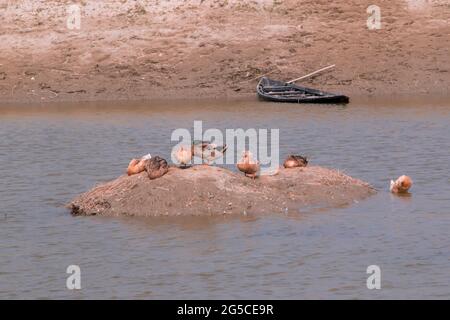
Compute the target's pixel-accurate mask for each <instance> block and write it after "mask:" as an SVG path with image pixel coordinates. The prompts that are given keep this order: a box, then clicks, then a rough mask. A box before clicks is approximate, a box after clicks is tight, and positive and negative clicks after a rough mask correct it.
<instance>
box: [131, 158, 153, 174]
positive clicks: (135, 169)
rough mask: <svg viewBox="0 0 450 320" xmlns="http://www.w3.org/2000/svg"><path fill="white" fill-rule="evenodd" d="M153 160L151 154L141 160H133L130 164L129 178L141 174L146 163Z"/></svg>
mask: <svg viewBox="0 0 450 320" xmlns="http://www.w3.org/2000/svg"><path fill="white" fill-rule="evenodd" d="M151 158H152V156H151V154H150V153H149V154H147V155H145V156H143V157H142V158H140V159H132V160H131V161H130V163H129V164H128V168H127V174H128V175H129V176H131V175H133V174H138V173H141V172H142V171H144V170H145V163H146V161H147V160H149V159H151Z"/></svg>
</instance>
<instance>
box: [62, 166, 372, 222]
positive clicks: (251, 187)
mask: <svg viewBox="0 0 450 320" xmlns="http://www.w3.org/2000/svg"><path fill="white" fill-rule="evenodd" d="M374 193H375V191H374V189H373V188H371V187H370V186H369V185H368V184H366V183H364V182H363V181H360V180H357V179H354V178H351V177H349V176H347V175H344V174H342V173H340V172H338V171H334V170H330V169H326V168H321V167H316V166H311V167H306V168H295V169H280V172H279V173H278V174H277V175H274V176H261V177H260V178H258V179H255V180H253V179H250V178H247V177H245V176H244V175H243V174H239V173H235V172H232V171H230V170H228V169H224V168H219V167H210V166H203V165H200V166H195V167H192V168H188V169H179V168H176V167H171V168H170V170H169V172H168V173H167V174H166V175H164V176H163V177H161V178H158V179H155V180H150V179H149V178H148V177H147V174H146V173H145V172H143V173H140V174H137V175H133V176H130V177H128V176H126V175H124V176H121V177H119V178H117V179H116V180H113V181H111V182H107V183H105V184H102V185H99V186H97V187H95V188H93V189H92V190H90V191H88V192H86V193H84V194H82V195H80V196H78V197H77V198H75V199H74V200H72V202H70V203H69V204H68V207H69V208H70V210H71V212H72V214H73V215H104V216H122V215H126V216H177V215H178V216H179V215H183V216H192V215H211V216H212V215H224V214H265V213H266V214H269V213H284V214H286V213H298V212H299V211H300V212H302V211H308V209H310V208H311V207H314V208H315V209H317V208H329V207H339V206H345V205H349V204H352V203H354V202H355V201H358V200H361V199H364V198H366V197H368V196H370V195H371V194H374Z"/></svg>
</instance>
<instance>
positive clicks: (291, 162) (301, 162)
mask: <svg viewBox="0 0 450 320" xmlns="http://www.w3.org/2000/svg"><path fill="white" fill-rule="evenodd" d="M283 165H284V167H285V168H296V167H306V166H307V165H308V159H307V158H306V157H302V156H299V155H293V154H291V155H290V156H288V157H287V159H286V160H285V161H284V164H283Z"/></svg>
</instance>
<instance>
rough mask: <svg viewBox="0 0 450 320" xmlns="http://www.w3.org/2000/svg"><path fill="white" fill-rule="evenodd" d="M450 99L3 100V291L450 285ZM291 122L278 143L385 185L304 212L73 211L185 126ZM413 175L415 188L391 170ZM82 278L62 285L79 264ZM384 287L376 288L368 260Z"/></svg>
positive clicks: (139, 293) (232, 293)
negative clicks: (144, 214) (403, 193)
mask: <svg viewBox="0 0 450 320" xmlns="http://www.w3.org/2000/svg"><path fill="white" fill-rule="evenodd" d="M449 113H450V108H449V104H448V102H447V103H436V104H430V103H417V102H415V103H412V102H407V103H397V104H395V105H393V104H392V103H383V102H380V103H368V102H364V101H359V102H354V103H352V104H350V105H348V106H346V107H345V106H306V105H305V106H302V105H300V106H298V105H280V104H271V103H259V102H256V101H232V102H226V103H221V102H218V101H215V102H214V101H213V102H207V103H205V102H198V103H190V104H186V103H182V102H177V103H175V102H174V103H168V104H167V103H166V104H162V103H158V102H146V103H134V104H132V105H130V104H129V105H127V106H125V107H124V106H123V105H120V104H119V105H111V104H84V105H81V106H80V105H77V104H71V105H53V106H50V107H49V106H46V107H43V106H4V107H0V134H1V137H2V139H1V140H0V164H1V165H0V175H1V176H2V184H0V230H1V232H0V243H1V246H0V261H1V263H0V298H19V297H20V298H139V299H153V298H441V299H442V298H447V299H448V298H450V286H449V279H450V260H449V252H448V248H449V247H450V235H449V234H450V233H449V232H448V230H449V229H450V183H449V182H450V180H449V178H448V177H449V175H448V173H449V171H450V164H449V161H448V156H449V154H448V150H450V138H449V137H450V129H449V125H448V124H449V119H450V117H449V115H450V114H449ZM194 120H203V125H204V128H212V127H214V128H219V129H225V128H239V127H241V128H244V129H245V128H250V127H253V128H257V129H258V128H279V129H280V147H281V156H282V157H284V156H285V155H286V154H287V153H291V152H300V153H304V154H308V155H309V156H310V157H311V160H312V163H314V164H318V165H324V166H330V167H334V168H339V169H341V170H344V171H345V172H347V173H348V174H351V175H353V176H356V177H359V178H362V179H364V180H366V181H369V182H370V183H371V184H373V185H374V186H375V187H376V188H378V189H379V190H380V192H379V193H378V194H377V195H375V196H374V197H371V198H369V199H368V200H366V201H363V202H360V203H358V204H355V205H353V206H351V207H349V208H339V209H332V210H328V211H324V212H314V210H312V212H309V213H304V214H301V215H299V216H297V217H295V216H290V217H286V216H265V217H261V218H255V217H234V218H230V217H220V218H192V219H191V218H179V217H178V218H177V219H174V218H157V219H136V218H120V219H112V218H101V217H89V218H85V217H77V218H74V217H71V216H70V215H69V213H68V212H67V210H65V209H64V207H63V205H64V204H65V203H66V202H67V201H69V200H70V199H71V198H73V197H74V196H75V195H77V194H78V193H80V192H84V191H86V190H87V189H89V188H90V187H92V186H93V185H95V184H96V183H99V182H101V181H106V180H109V179H112V178H115V177H116V176H118V175H119V174H121V173H122V172H123V170H124V168H125V167H126V165H127V163H128V161H129V159H130V157H132V156H139V155H142V154H146V153H148V152H150V153H152V154H160V155H162V156H164V157H169V151H170V145H171V144H170V135H171V132H172V130H173V129H175V128H180V127H182V128H188V129H191V128H192V126H193V121H194ZM401 174H408V175H411V176H412V177H413V179H414V182H415V185H414V186H413V189H412V195H411V196H410V197H397V196H392V195H391V194H389V193H388V192H386V190H387V189H388V186H389V180H390V179H391V178H394V177H397V176H399V175H401ZM70 264H77V265H79V266H80V267H81V272H82V288H83V289H82V290H81V291H78V292H72V291H69V290H67V289H65V281H66V277H67V274H66V273H65V270H66V268H67V266H68V265H70ZM371 264H376V265H379V266H380V267H381V271H382V290H378V291H377V290H368V289H367V288H366V278H367V275H366V268H367V266H368V265H371Z"/></svg>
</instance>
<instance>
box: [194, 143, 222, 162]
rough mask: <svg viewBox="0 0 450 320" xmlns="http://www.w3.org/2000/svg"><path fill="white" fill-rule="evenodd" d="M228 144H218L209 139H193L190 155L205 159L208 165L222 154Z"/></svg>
mask: <svg viewBox="0 0 450 320" xmlns="http://www.w3.org/2000/svg"><path fill="white" fill-rule="evenodd" d="M227 148H228V146H227V145H226V144H224V145H223V146H218V145H216V144H215V143H211V142H209V141H199V140H194V141H193V142H192V148H191V151H192V156H195V157H198V158H201V159H202V160H203V159H205V160H206V162H207V163H206V164H207V165H210V164H211V163H212V162H213V161H214V160H216V159H219V158H221V157H223V156H224V154H225V152H226V151H227Z"/></svg>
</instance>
